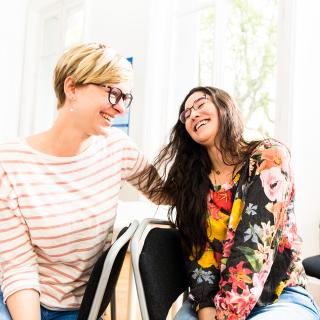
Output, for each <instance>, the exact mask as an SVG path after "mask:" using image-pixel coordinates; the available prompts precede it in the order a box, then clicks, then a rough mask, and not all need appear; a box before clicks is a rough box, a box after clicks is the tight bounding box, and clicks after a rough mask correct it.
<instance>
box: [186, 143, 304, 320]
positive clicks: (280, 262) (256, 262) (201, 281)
mask: <svg viewBox="0 0 320 320" xmlns="http://www.w3.org/2000/svg"><path fill="white" fill-rule="evenodd" d="M293 204H294V184H293V176H292V172H291V167H290V154H289V151H288V149H287V148H286V147H284V146H283V145H282V144H281V143H279V142H277V141H275V140H271V139H268V140H264V141H263V142H262V143H261V144H260V145H259V146H258V147H257V148H256V149H255V151H254V152H253V153H252V155H251V156H250V157H249V159H248V160H247V161H246V162H245V163H244V165H243V167H242V168H241V169H240V171H239V172H238V173H237V174H236V176H235V177H234V179H233V181H232V182H231V183H230V184H225V185H222V186H211V188H210V190H209V194H208V212H207V214H208V217H207V233H208V239H209V242H208V244H207V247H206V250H205V252H204V254H203V255H202V256H201V258H200V259H199V260H197V261H196V260H195V259H194V258H193V257H192V256H190V257H189V259H187V260H188V262H187V267H188V272H189V277H190V286H191V291H190V295H189V300H190V301H191V302H193V305H194V307H195V310H196V311H197V310H199V309H200V308H204V307H208V306H212V307H215V308H216V319H217V320H226V319H228V320H233V319H234V320H235V319H237V320H239V319H240V320H241V319H246V317H247V316H248V315H249V314H250V311H251V310H252V309H253V308H254V306H263V305H267V304H271V303H273V302H275V301H276V300H277V298H278V297H279V295H280V294H281V292H282V290H283V288H284V287H286V286H294V285H301V286H305V281H306V276H305V273H304V270H303V267H302V264H301V259H300V245H301V239H300V237H299V236H298V235H297V227H296V222H295V216H294V205H293Z"/></svg>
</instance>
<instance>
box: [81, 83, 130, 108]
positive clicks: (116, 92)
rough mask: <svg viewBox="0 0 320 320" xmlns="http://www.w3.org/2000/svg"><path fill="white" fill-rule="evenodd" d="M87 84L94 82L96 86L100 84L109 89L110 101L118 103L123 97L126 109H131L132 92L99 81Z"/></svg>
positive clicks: (114, 103) (113, 103)
mask: <svg viewBox="0 0 320 320" xmlns="http://www.w3.org/2000/svg"><path fill="white" fill-rule="evenodd" d="M87 84H93V85H95V86H100V87H103V88H106V89H108V101H109V102H110V103H111V104H112V105H113V106H114V105H116V104H117V103H119V101H120V100H121V98H122V101H123V106H124V107H125V108H126V109H129V107H130V105H131V102H132V99H133V96H132V94H131V93H123V92H122V90H121V89H119V88H117V87H112V86H106V85H104V84H97V83H87Z"/></svg>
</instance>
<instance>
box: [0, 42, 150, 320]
mask: <svg viewBox="0 0 320 320" xmlns="http://www.w3.org/2000/svg"><path fill="white" fill-rule="evenodd" d="M131 89H132V68H131V65H130V63H129V62H128V61H127V60H126V59H125V58H124V57H122V56H120V55H119V54H118V53H117V52H116V51H115V50H113V49H112V48H110V47H108V46H106V45H104V44H98V43H92V44H83V45H79V46H76V47H74V48H72V49H70V50H68V51H67V52H65V53H64V54H63V55H62V57H61V58H60V60H59V61H58V63H57V65H56V68H55V71H54V90H55V93H56V97H57V108H58V115H57V118H56V121H55V122H54V123H53V125H52V127H51V128H50V129H49V130H48V131H45V132H41V133H39V134H36V135H33V136H30V137H28V138H26V139H25V138H19V139H15V140H12V141H9V142H7V143H4V144H1V145H0V243H1V246H0V263H1V270H2V277H1V281H2V283H1V296H0V319H11V318H12V319H14V320H20V319H21V320H22V319H23V320H39V319H46V320H49V319H58V320H60V319H63V320H73V319H76V318H77V314H78V311H77V309H78V308H79V306H80V303H81V300H82V297H83V293H84V290H85V287H86V283H87V281H88V278H89V275H90V272H91V270H92V267H93V265H94V263H95V262H96V260H97V259H98V258H99V255H100V254H101V252H102V251H103V250H104V249H105V248H107V247H108V246H109V245H110V241H111V237H112V229H113V224H114V220H115V216H116V208H117V202H118V195H119V191H120V189H121V186H122V184H123V183H124V181H129V182H130V183H132V184H133V185H136V179H135V178H136V176H137V174H138V173H139V172H140V171H141V170H142V169H144V168H145V165H146V161H145V159H144V157H143V156H142V154H141V153H140V152H139V150H138V149H137V147H136V146H135V145H134V144H133V143H132V141H131V140H130V139H129V138H128V136H127V135H125V134H124V133H122V132H121V131H119V130H117V129H115V128H111V124H112V121H113V120H114V118H115V117H117V116H118V115H121V114H123V113H125V112H126V110H127V109H128V108H129V106H130V104H131V101H132V94H131ZM43 107H44V108H45V107H46V106H43Z"/></svg>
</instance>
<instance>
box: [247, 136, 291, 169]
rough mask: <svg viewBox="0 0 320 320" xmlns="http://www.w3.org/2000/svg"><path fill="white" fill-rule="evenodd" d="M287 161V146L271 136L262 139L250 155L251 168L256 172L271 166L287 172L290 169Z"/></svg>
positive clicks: (288, 160)
mask: <svg viewBox="0 0 320 320" xmlns="http://www.w3.org/2000/svg"><path fill="white" fill-rule="evenodd" d="M289 162H290V151H289V149H288V147H287V146H286V145H285V144H283V143H282V142H280V141H278V140H276V139H271V138H270V139H265V140H262V141H261V142H260V143H259V144H258V145H257V147H256V148H255V149H254V150H253V152H252V153H251V156H250V167H251V170H253V169H254V168H255V169H256V170H257V171H256V173H258V174H259V173H261V172H262V171H263V170H268V169H271V168H278V169H280V170H281V171H282V172H288V171H289V170H290V169H289V167H290V164H289ZM273 170H274V169H273Z"/></svg>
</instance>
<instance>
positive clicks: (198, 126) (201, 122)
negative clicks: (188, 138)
mask: <svg viewBox="0 0 320 320" xmlns="http://www.w3.org/2000/svg"><path fill="white" fill-rule="evenodd" d="M207 123H208V120H202V121H200V122H198V123H197V124H196V127H195V129H196V130H198V129H199V128H200V127H201V126H202V125H205V124H207Z"/></svg>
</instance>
